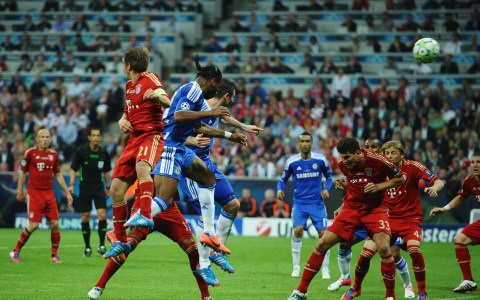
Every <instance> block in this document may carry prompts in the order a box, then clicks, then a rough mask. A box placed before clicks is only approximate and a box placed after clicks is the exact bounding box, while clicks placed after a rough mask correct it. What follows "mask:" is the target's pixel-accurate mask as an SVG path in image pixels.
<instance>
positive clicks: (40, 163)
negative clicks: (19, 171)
mask: <svg viewBox="0 0 480 300" xmlns="http://www.w3.org/2000/svg"><path fill="white" fill-rule="evenodd" d="M37 169H38V170H39V171H43V169H45V163H43V162H39V163H37Z"/></svg>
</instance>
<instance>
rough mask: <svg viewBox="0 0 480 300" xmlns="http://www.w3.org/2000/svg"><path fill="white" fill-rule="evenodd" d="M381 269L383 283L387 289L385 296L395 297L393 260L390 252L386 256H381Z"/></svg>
mask: <svg viewBox="0 0 480 300" xmlns="http://www.w3.org/2000/svg"><path fill="white" fill-rule="evenodd" d="M381 271H382V277H383V283H384V284H385V289H386V291H387V293H386V295H385V297H386V298H388V297H394V298H395V260H394V259H393V255H392V254H391V253H390V255H388V256H384V257H382V264H381Z"/></svg>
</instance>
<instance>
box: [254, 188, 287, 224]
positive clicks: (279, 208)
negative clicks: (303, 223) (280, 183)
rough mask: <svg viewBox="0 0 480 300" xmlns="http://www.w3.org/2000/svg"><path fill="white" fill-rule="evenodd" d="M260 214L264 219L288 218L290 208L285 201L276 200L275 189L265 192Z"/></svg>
mask: <svg viewBox="0 0 480 300" xmlns="http://www.w3.org/2000/svg"><path fill="white" fill-rule="evenodd" d="M260 213H261V215H262V217H264V218H288V217H290V206H289V205H288V203H286V202H284V201H280V200H278V199H277V198H275V194H274V191H273V189H267V190H266V191H265V200H263V201H262V206H261V207H260Z"/></svg>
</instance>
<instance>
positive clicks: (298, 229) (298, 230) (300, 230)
mask: <svg viewBox="0 0 480 300" xmlns="http://www.w3.org/2000/svg"><path fill="white" fill-rule="evenodd" d="M293 235H294V237H296V238H301V237H302V236H303V227H301V226H297V227H295V228H294V229H293Z"/></svg>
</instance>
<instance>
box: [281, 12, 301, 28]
mask: <svg viewBox="0 0 480 300" xmlns="http://www.w3.org/2000/svg"><path fill="white" fill-rule="evenodd" d="M283 29H284V30H285V31H286V32H299V31H301V30H302V27H300V24H298V22H297V21H296V20H295V15H294V14H291V13H290V14H288V15H287V22H285V25H284V27H283Z"/></svg>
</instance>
